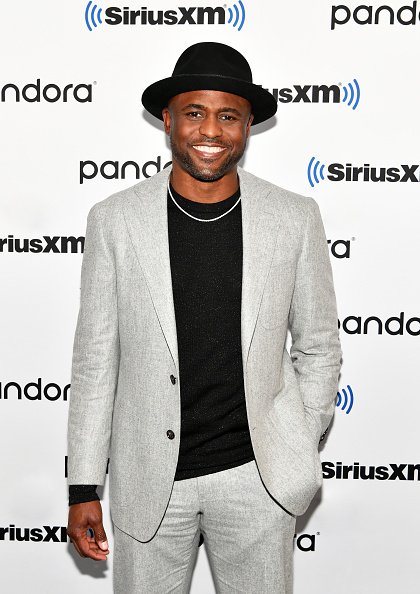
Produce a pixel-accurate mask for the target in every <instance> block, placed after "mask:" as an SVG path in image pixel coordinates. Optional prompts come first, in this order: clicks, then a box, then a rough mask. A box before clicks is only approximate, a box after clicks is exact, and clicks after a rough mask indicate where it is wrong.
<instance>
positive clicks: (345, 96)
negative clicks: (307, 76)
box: [261, 78, 360, 110]
mask: <svg viewBox="0 0 420 594" xmlns="http://www.w3.org/2000/svg"><path fill="white" fill-rule="evenodd" d="M261 86H262V85H261ZM266 90H267V91H269V92H270V93H271V94H272V95H273V97H274V99H275V100H276V101H278V102H279V103H341V104H344V105H347V106H349V107H351V108H352V109H353V110H354V109H356V108H357V106H358V105H359V102H360V85H359V83H358V81H357V79H356V78H354V79H353V81H351V82H349V83H348V84H347V85H341V83H340V84H338V85H293V87H284V88H282V89H277V88H273V89H267V88H266Z"/></svg>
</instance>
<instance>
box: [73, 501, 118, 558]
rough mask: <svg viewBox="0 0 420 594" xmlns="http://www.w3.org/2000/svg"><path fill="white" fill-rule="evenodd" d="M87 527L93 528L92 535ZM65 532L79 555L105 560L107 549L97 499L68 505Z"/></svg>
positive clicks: (100, 510)
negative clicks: (67, 519) (67, 520)
mask: <svg viewBox="0 0 420 594" xmlns="http://www.w3.org/2000/svg"><path fill="white" fill-rule="evenodd" d="M89 528H90V529H91V530H93V534H94V536H93V537H92V536H89V535H88V533H87V531H88V529H89ZM67 534H68V535H69V537H70V540H71V542H72V543H73V544H74V547H75V549H76V551H77V552H78V553H79V555H80V556H81V557H90V558H91V559H95V560H96V561H105V560H106V558H107V555H108V553H109V550H108V542H107V539H106V534H105V530H104V526H103V524H102V507H101V503H100V502H99V501H88V502H87V503H75V504H74V505H70V507H69V522H68V526H67Z"/></svg>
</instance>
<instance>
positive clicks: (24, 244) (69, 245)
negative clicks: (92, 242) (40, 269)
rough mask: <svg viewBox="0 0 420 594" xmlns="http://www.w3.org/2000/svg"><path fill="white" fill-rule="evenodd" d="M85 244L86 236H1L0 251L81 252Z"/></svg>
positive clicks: (35, 252)
mask: <svg viewBox="0 0 420 594" xmlns="http://www.w3.org/2000/svg"><path fill="white" fill-rule="evenodd" d="M84 245H85V238H84V237H73V236H70V237H60V236H58V235H55V236H54V237H50V236H49V235H44V236H43V238H42V239H40V238H39V237H33V238H30V237H25V238H23V239H22V238H19V237H14V235H8V236H7V237H4V238H1V237H0V253H3V252H9V253H19V254H21V253H25V254H27V253H32V254H50V253H52V254H68V253H70V254H81V253H83V250H84Z"/></svg>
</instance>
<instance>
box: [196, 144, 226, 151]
mask: <svg viewBox="0 0 420 594" xmlns="http://www.w3.org/2000/svg"><path fill="white" fill-rule="evenodd" d="M193 146H194V148H195V149H196V150H197V151H201V152H202V153H220V152H221V151H224V150H225V149H224V148H223V147H222V146H202V145H201V144H196V145H193Z"/></svg>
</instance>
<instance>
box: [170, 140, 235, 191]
mask: <svg viewBox="0 0 420 594" xmlns="http://www.w3.org/2000/svg"><path fill="white" fill-rule="evenodd" d="M170 145H171V151H172V157H173V158H174V160H175V161H177V163H179V164H180V165H181V167H182V169H184V171H186V172H187V173H189V174H190V175H191V177H193V178H194V179H196V180H198V181H201V182H214V181H217V180H218V179H220V178H222V177H223V176H224V175H226V173H228V172H229V171H231V170H232V169H233V168H234V167H235V165H236V164H237V163H239V161H240V160H241V159H242V156H243V154H244V152H245V146H246V145H244V147H243V149H242V150H240V151H237V152H235V153H231V154H230V155H229V157H228V158H227V159H226V161H224V162H223V163H222V165H221V166H220V167H219V169H217V170H216V171H210V170H208V169H205V167H204V166H203V167H202V168H200V169H198V168H197V167H196V165H195V164H194V162H193V160H192V159H191V157H190V155H189V154H188V153H183V152H182V151H181V150H180V148H179V147H178V145H177V143H176V141H175V140H174V139H173V136H172V134H171V135H170ZM203 161H204V163H205V162H206V160H205V159H204V160H203Z"/></svg>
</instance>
